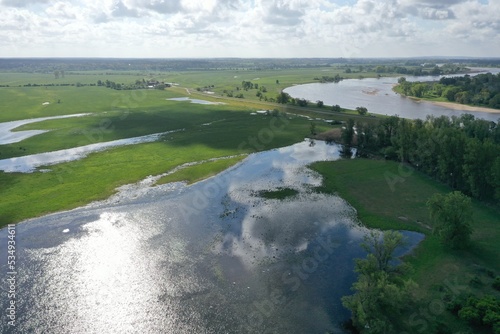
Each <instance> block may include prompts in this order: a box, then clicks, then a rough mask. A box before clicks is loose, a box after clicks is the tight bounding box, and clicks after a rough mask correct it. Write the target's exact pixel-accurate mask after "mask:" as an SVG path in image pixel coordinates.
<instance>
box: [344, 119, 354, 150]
mask: <svg viewBox="0 0 500 334" xmlns="http://www.w3.org/2000/svg"><path fill="white" fill-rule="evenodd" d="M341 138H342V142H343V143H344V144H345V145H348V146H350V145H352V140H353V139H354V120H353V119H352V118H349V119H348V120H347V123H346V125H345V127H343V128H342V133H341Z"/></svg>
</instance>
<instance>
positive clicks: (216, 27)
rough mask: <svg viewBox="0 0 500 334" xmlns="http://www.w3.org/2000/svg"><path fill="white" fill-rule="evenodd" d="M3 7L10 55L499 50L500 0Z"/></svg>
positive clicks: (233, 0) (2, 37) (76, 0)
mask: <svg viewBox="0 0 500 334" xmlns="http://www.w3.org/2000/svg"><path fill="white" fill-rule="evenodd" d="M0 8H1V11H2V20H1V21H0V47H1V48H0V56H3V57H11V56H53V55H57V56H73V55H74V53H78V55H79V56H110V57H113V56H124V57H128V56H144V55H147V56H151V57H171V56H175V57H183V56H188V57H205V56H237V57H245V56H261V57H273V56H274V57H276V56H277V57H369V56H412V55H415V56H417V55H469V54H471V55H476V56H477V55H484V56H498V55H499V54H500V40H499V37H498V36H500V17H498V15H497V13H499V12H500V3H499V1H498V0H495V1H493V0H490V2H489V3H484V2H480V1H479V0H443V1H431V0H387V1H377V0H357V1H343V2H341V3H337V4H336V3H335V2H332V1H329V0H101V1H97V0H95V1H83V0H71V1H58V0H27V1H23V2H20V1H14V0H1V2H0ZM90 46H91V47H90ZM72 50H75V51H72ZM482 52H483V53H482Z"/></svg>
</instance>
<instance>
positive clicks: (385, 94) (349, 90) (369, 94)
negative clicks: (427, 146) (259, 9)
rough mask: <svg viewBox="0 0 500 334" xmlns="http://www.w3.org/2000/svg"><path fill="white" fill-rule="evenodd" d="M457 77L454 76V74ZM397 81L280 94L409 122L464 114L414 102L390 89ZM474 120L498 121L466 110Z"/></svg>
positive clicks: (344, 83)
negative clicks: (396, 116) (359, 108)
mask: <svg viewBox="0 0 500 334" xmlns="http://www.w3.org/2000/svg"><path fill="white" fill-rule="evenodd" d="M473 70H475V71H476V72H475V73H471V74H470V75H471V76H473V75H476V74H479V73H486V71H485V69H477V68H473ZM487 71H489V72H491V73H494V74H496V73H499V72H500V69H498V68H491V69H487ZM454 76H457V75H454ZM441 77H442V76H421V77H415V76H407V77H406V79H407V80H408V81H438V80H439V79H440V78H441ZM397 82H398V77H381V78H379V79H377V78H365V79H346V80H342V81H340V82H338V83H311V84H305V85H297V86H292V87H288V88H286V89H285V90H284V91H285V92H286V93H288V94H290V96H292V97H294V98H304V99H307V100H309V101H312V102H315V101H318V100H321V101H323V102H324V103H325V104H327V105H336V104H338V105H340V106H341V107H343V108H348V109H356V107H366V108H367V109H368V112H370V113H374V114H382V115H399V116H401V117H405V118H411V119H416V118H420V119H425V117H426V116H428V115H434V116H450V117H451V116H454V115H455V116H460V115H461V114H463V113H465V112H464V111H462V110H460V109H450V108H447V107H443V106H439V105H436V104H433V103H431V102H428V101H423V100H421V101H417V100H414V99H411V98H408V97H404V96H401V95H399V94H397V93H395V92H394V91H393V90H392V88H393V87H394V85H396V84H397ZM466 113H469V114H473V115H474V116H475V117H477V118H483V119H486V120H490V121H495V122H496V121H498V119H499V118H500V110H499V111H498V112H497V113H488V112H482V111H477V110H476V111H466Z"/></svg>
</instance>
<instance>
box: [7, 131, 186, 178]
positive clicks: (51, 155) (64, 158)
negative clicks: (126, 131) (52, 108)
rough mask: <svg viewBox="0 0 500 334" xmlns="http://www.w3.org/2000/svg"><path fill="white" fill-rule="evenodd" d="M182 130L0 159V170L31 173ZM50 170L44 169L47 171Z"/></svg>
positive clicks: (155, 139) (150, 140) (154, 139)
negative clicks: (42, 167)
mask: <svg viewBox="0 0 500 334" xmlns="http://www.w3.org/2000/svg"><path fill="white" fill-rule="evenodd" d="M177 131H182V130H174V131H168V132H162V133H155V134H151V135H146V136H140V137H134V138H126V139H118V140H113V141H108V142H104V143H95V144H90V145H85V146H79V147H75V148H70V149H65V150H59V151H53V152H45V153H39V154H32V155H26V156H22V157H16V158H9V159H3V160H0V170H2V171H4V172H6V173H14V172H19V173H32V172H34V171H35V170H36V169H37V168H38V167H40V166H49V165H55V164H58V163H62V162H68V161H74V160H79V159H83V158H85V157H86V156H87V155H89V154H90V153H93V152H99V151H103V150H107V149H110V148H113V147H118V146H125V145H136V144H141V143H150V142H154V141H157V140H158V139H160V137H161V136H162V135H165V134H167V133H172V132H177ZM47 171H50V170H44V172H47Z"/></svg>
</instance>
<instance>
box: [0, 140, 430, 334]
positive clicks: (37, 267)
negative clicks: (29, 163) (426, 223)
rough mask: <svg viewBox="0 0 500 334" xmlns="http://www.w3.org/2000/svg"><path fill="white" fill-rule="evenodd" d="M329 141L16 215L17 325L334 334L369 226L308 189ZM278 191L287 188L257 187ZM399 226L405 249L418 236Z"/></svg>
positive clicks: (58, 329)
mask: <svg viewBox="0 0 500 334" xmlns="http://www.w3.org/2000/svg"><path fill="white" fill-rule="evenodd" d="M339 151H340V147H339V146H336V145H327V144H326V143H324V142H316V144H315V145H311V144H310V142H309V141H304V142H301V143H298V144H295V145H292V146H289V147H284V148H281V149H276V150H271V151H266V152H261V153H257V154H253V155H250V156H249V157H248V158H246V159H245V160H244V161H243V162H241V163H240V164H238V165H236V166H234V167H232V168H230V169H229V170H227V171H225V172H223V173H221V174H219V175H217V176H215V177H212V178H210V179H207V180H205V181H202V182H199V183H196V184H193V185H191V186H187V185H186V184H184V183H170V184H165V185H161V186H155V187H152V186H150V182H147V181H148V180H145V181H143V182H140V183H138V184H133V185H128V186H124V187H121V188H120V189H119V191H118V193H117V194H116V195H114V196H112V197H111V198H109V199H108V200H105V201H102V202H96V203H93V204H90V205H88V206H85V207H81V208H78V209H75V210H71V211H67V212H61V213H57V214H52V215H48V216H45V217H40V218H36V219H31V220H29V221H25V222H22V223H20V224H18V225H17V226H16V235H17V257H18V263H17V271H18V276H17V277H18V282H17V283H18V291H19V296H18V309H17V311H18V313H17V314H18V321H17V323H18V327H16V331H17V332H37V331H38V332H44V333H56V334H57V333H91V332H93V333H98V332H100V333H104V332H113V333H127V332H141V333H159V332H162V333H306V332H307V333H325V332H326V331H331V332H339V331H340V329H339V328H340V323H341V322H342V321H343V320H345V319H347V318H348V317H349V314H348V312H347V311H346V310H345V309H344V308H343V307H342V305H341V302H340V297H341V296H343V295H346V294H350V290H349V288H350V286H351V284H352V282H353V281H354V280H355V275H354V273H353V271H352V270H353V267H354V263H353V258H356V257H361V256H364V252H363V250H362V249H361V248H360V247H359V242H360V241H361V239H362V237H363V235H364V234H365V233H367V231H368V230H367V229H366V228H363V227H360V226H359V224H358V222H357V220H356V212H355V211H354V209H353V208H352V207H351V206H349V204H348V203H346V202H345V201H344V200H343V199H341V198H339V197H336V196H331V195H324V194H318V193H315V192H314V191H313V188H314V187H315V186H318V185H320V184H321V178H320V177H319V175H317V174H315V173H313V172H312V171H311V170H309V169H307V168H306V165H307V164H309V163H312V162H314V161H319V160H335V159H339ZM281 189H293V190H295V192H294V195H292V196H290V197H287V198H286V199H283V200H277V199H265V198H263V197H261V195H260V194H261V193H262V191H267V192H269V191H278V190H281ZM404 233H405V235H406V236H407V237H408V238H409V247H413V246H414V245H416V244H417V243H418V242H419V241H420V240H422V238H423V236H422V235H420V234H417V233H410V232H404ZM0 238H1V241H2V242H1V244H2V245H6V244H7V242H6V240H5V239H6V238H7V230H6V229H3V230H1V234H0ZM0 261H1V262H0V264H1V270H3V271H4V272H6V271H7V268H6V259H5V258H2V259H1V260H0ZM5 293H6V292H4V291H3V292H2V294H5ZM6 302H7V298H2V307H3V308H6V307H7V305H6V304H5V303H6ZM2 325H4V324H2ZM2 332H8V329H7V328H6V327H5V328H2Z"/></svg>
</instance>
